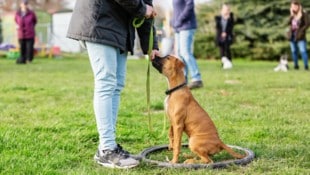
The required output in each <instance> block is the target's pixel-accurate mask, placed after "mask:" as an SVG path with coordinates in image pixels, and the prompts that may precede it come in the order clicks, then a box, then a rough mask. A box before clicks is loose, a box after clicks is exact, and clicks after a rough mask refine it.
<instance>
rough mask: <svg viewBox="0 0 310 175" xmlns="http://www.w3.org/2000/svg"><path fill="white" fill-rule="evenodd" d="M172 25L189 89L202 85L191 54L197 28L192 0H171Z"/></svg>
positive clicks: (194, 59)
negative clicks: (184, 66)
mask: <svg viewBox="0 0 310 175" xmlns="http://www.w3.org/2000/svg"><path fill="white" fill-rule="evenodd" d="M172 5H173V16H172V27H173V29H174V31H175V33H174V37H175V45H176V49H177V51H176V52H177V55H178V56H179V57H181V59H182V60H183V62H184V63H185V65H186V69H185V76H186V80H187V82H188V72H189V74H190V76H191V80H190V82H189V84H188V87H189V88H190V89H195V88H201V87H203V82H202V79H201V74H200V71H199V68H198V65H197V62H196V58H195V57H194V54H193V50H194V49H193V46H194V35H195V32H196V29H197V21H196V15H195V4H194V0H173V1H172Z"/></svg>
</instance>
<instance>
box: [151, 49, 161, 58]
mask: <svg viewBox="0 0 310 175" xmlns="http://www.w3.org/2000/svg"><path fill="white" fill-rule="evenodd" d="M150 56H151V61H153V60H154V59H155V56H160V52H159V51H158V50H152V52H151V55H150Z"/></svg>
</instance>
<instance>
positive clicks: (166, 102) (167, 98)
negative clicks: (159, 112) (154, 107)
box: [164, 95, 170, 113]
mask: <svg viewBox="0 0 310 175" xmlns="http://www.w3.org/2000/svg"><path fill="white" fill-rule="evenodd" d="M169 97H170V95H168V96H167V97H166V98H165V101H164V107H165V112H166V113H167V112H168V105H169V103H168V101H169Z"/></svg>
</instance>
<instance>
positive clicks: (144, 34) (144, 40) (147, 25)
mask: <svg viewBox="0 0 310 175" xmlns="http://www.w3.org/2000/svg"><path fill="white" fill-rule="evenodd" d="M152 20H154V19H146V20H145V21H144V23H143V24H142V26H141V27H139V28H137V33H138V36H139V39H140V45H141V49H142V51H143V54H147V53H148V49H149V40H150V32H151V30H150V29H151V27H152V28H153V50H154V49H155V50H158V42H157V38H156V29H155V27H154V25H152Z"/></svg>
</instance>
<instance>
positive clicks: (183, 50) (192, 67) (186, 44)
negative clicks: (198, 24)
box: [175, 29, 201, 81]
mask: <svg viewBox="0 0 310 175" xmlns="http://www.w3.org/2000/svg"><path fill="white" fill-rule="evenodd" d="M195 31H196V30H195V29H191V30H182V31H180V32H178V33H175V38H176V44H177V49H178V50H177V53H178V55H179V56H180V57H181V59H182V60H183V62H184V63H185V65H186V66H185V76H186V78H187V76H188V75H187V74H188V72H189V73H190V75H191V79H192V81H201V75H200V72H199V69H198V65H197V62H196V59H195V57H194V54H193V45H194V35H195Z"/></svg>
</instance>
